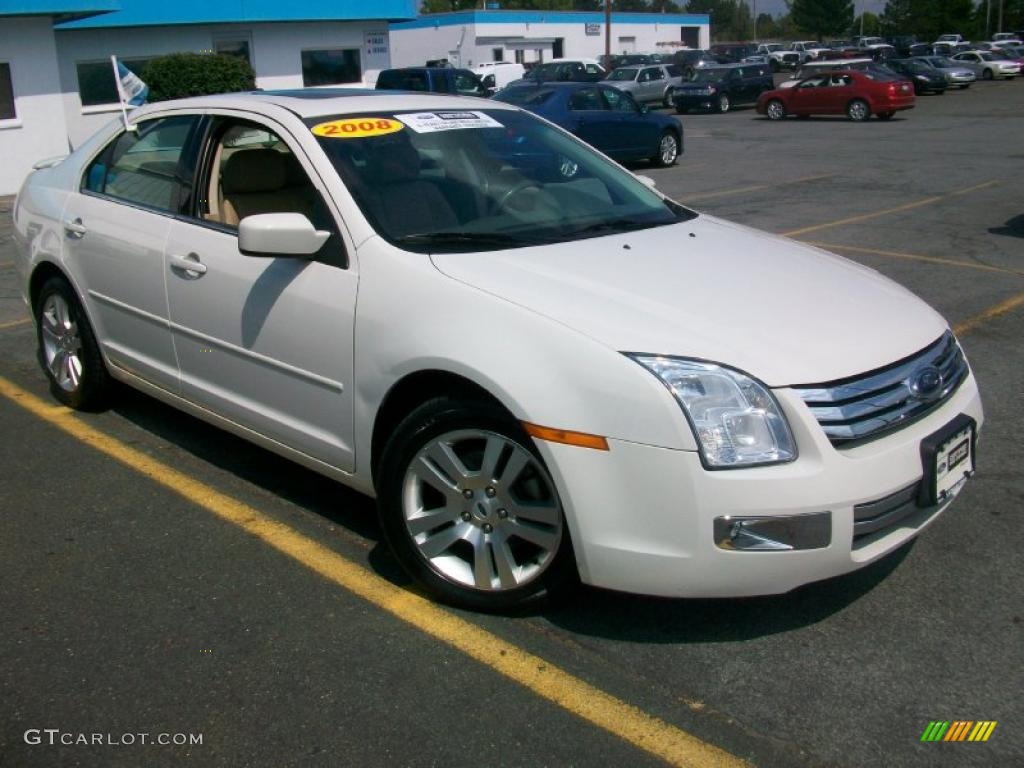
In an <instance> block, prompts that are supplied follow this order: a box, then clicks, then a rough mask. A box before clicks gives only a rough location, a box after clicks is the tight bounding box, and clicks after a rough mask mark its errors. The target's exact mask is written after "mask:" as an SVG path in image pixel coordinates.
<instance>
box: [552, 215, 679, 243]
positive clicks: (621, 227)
mask: <svg viewBox="0 0 1024 768" xmlns="http://www.w3.org/2000/svg"><path fill="white" fill-rule="evenodd" d="M671 223H672V222H671V221H637V220H636V219H604V220H603V221H596V222H594V223H593V224H587V225H586V226H583V227H577V228H576V229H570V230H567V231H566V232H563V233H562V238H563V239H567V238H573V237H577V236H579V235H599V234H615V233H617V232H633V231H634V230H637V229H647V228H648V227H657V226H659V225H660V224H671Z"/></svg>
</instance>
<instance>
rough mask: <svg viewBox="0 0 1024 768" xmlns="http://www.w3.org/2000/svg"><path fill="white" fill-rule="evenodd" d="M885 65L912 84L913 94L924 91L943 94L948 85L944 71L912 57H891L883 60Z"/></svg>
mask: <svg viewBox="0 0 1024 768" xmlns="http://www.w3.org/2000/svg"><path fill="white" fill-rule="evenodd" d="M885 66H886V67H888V68H889V69H891V70H892V71H894V72H896V73H897V74H899V75H903V76H904V77H906V78H907V79H908V80H910V82H912V83H913V84H914V94H915V95H917V96H921V95H922V94H925V93H937V94H940V95H941V94H943V93H945V92H946V88H948V87H949V82H948V81H947V80H946V76H945V74H944V73H942V72H939V71H938V70H937V69H935V68H934V67H931V66H929V65H927V64H925V63H924V62H922V61H915V60H914V59H891V60H890V61H887V62H885Z"/></svg>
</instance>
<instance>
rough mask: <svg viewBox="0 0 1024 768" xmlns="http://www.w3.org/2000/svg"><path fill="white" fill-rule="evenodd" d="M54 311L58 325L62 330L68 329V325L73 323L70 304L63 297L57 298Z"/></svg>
mask: <svg viewBox="0 0 1024 768" xmlns="http://www.w3.org/2000/svg"><path fill="white" fill-rule="evenodd" d="M53 311H54V314H55V315H56V317H57V326H58V327H59V328H60V329H61V331H66V330H67V328H68V326H69V325H71V319H70V318H69V317H68V305H67V303H66V302H65V301H64V300H63V299H55V300H54V302H53Z"/></svg>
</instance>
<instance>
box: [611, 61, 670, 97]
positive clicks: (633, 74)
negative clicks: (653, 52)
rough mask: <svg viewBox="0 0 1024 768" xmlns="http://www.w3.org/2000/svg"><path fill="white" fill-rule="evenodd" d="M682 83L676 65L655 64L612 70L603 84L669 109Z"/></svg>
mask: <svg viewBox="0 0 1024 768" xmlns="http://www.w3.org/2000/svg"><path fill="white" fill-rule="evenodd" d="M682 81H683V78H682V75H681V74H680V72H679V68H678V67H677V66H676V65H675V64H654V65H651V66H639V67H619V68H618V69H615V70H612V72H611V74H609V75H608V77H607V78H605V80H604V81H603V82H605V83H607V84H608V85H611V86H614V87H615V88H618V89H619V90H620V91H625V92H626V93H629V94H631V95H632V96H633V98H634V99H636V100H637V101H639V102H642V103H647V102H658V103H659V104H661V105H662V106H666V107H667V106H669V104H671V96H672V91H673V90H674V89H675V88H677V87H678V86H679V85H680V84H681V83H682Z"/></svg>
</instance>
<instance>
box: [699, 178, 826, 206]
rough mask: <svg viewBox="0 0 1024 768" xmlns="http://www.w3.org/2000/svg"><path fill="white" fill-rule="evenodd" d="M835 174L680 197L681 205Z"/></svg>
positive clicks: (817, 179) (815, 179)
mask: <svg viewBox="0 0 1024 768" xmlns="http://www.w3.org/2000/svg"><path fill="white" fill-rule="evenodd" d="M834 175H835V174H834V173H827V174H824V175H820V176H804V177H803V178H800V179H793V180H792V181H782V182H779V183H778V184H754V185H752V186H749V187H736V188H735V189H723V190H720V191H718V192H707V193H704V194H700V195H687V196H686V197H680V198H679V202H680V203H692V202H693V201H695V200H711V199H713V198H716V197H728V196H729V195H742V194H744V193H745V192H760V191H761V190H762V189H775V188H776V187H788V186H790V185H792V184H803V183H804V182H807V181H819V180H820V179H830V178H832V177H833V176H834Z"/></svg>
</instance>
